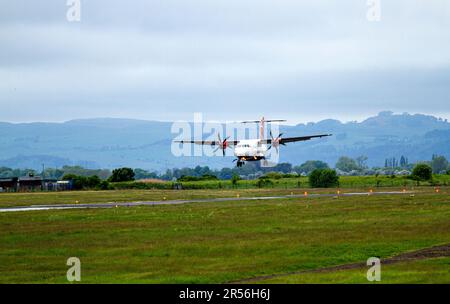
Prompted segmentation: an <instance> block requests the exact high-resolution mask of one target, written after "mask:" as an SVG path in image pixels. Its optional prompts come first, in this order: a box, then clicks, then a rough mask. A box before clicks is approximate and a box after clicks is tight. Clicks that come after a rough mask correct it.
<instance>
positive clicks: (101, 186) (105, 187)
mask: <svg viewBox="0 0 450 304" xmlns="http://www.w3.org/2000/svg"><path fill="white" fill-rule="evenodd" d="M97 189H99V190H112V189H113V187H112V186H111V185H110V184H109V183H108V182H107V181H102V182H100V184H98V186H97Z"/></svg>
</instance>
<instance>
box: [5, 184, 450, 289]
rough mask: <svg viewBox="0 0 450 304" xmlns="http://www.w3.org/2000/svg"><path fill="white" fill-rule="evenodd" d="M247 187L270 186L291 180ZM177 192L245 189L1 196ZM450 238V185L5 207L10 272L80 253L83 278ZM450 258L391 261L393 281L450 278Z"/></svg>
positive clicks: (140, 275) (269, 269)
mask: <svg viewBox="0 0 450 304" xmlns="http://www.w3.org/2000/svg"><path fill="white" fill-rule="evenodd" d="M224 191H225V192H224ZM227 191H229V192H227ZM247 191H249V192H245V193H250V192H253V194H256V193H258V194H259V195H268V194H273V193H274V191H275V192H276V191H284V190H283V189H277V190H273V189H272V190H264V191H262V192H261V190H256V189H249V190H247ZM292 191H294V190H292ZM322 191H333V189H327V190H322ZM167 193H169V194H171V195H173V196H174V197H170V198H183V199H185V198H188V197H187V196H192V197H194V196H195V197H211V196H213V197H214V196H228V194H229V195H232V196H234V195H236V192H235V190H220V191H217V192H215V191H211V190H204V191H194V190H192V191H190V192H189V191H188V192H186V191H170V192H165V191H156V190H154V191H137V190H134V191H92V192H66V193H31V194H2V195H0V200H1V201H0V205H2V206H3V205H5V204H6V205H8V204H13V205H14V204H16V203H17V204H25V203H26V204H30V203H35V204H36V203H43V202H46V203H49V202H52V203H60V202H66V201H69V200H76V199H79V200H86V201H91V202H98V201H99V200H100V199H104V200H105V201H109V200H110V199H111V197H114V198H116V200H118V199H120V200H136V199H138V198H139V197H142V199H149V198H151V199H154V198H155V197H160V196H161V195H167V196H168V195H169V194H167ZM242 195H243V194H242ZM178 196H180V197H178ZM5 197H6V199H5ZM80 197H81V198H82V199H80ZM167 198H169V197H167ZM30 200H31V201H30ZM448 243H450V196H449V189H448V188H447V187H443V188H442V189H441V192H440V193H435V192H434V191H433V188H430V187H426V188H423V189H420V191H419V192H418V193H416V194H415V196H413V197H412V196H410V195H409V194H405V195H397V196H393V195H392V196H364V197H340V198H337V199H335V198H332V197H330V198H311V197H310V198H300V199H299V198H292V199H283V200H269V201H238V202H222V203H191V204H184V205H164V206H154V207H135V208H114V209H96V210H92V209H88V210H55V211H32V212H18V213H0V282H1V283H32V282H40V283H65V282H67V281H66V271H67V269H68V266H66V260H67V258H69V257H72V256H75V257H79V258H80V260H81V269H82V270H81V271H82V282H83V283H95V282H101V283H182V282H183V283H185V282H187V283H223V282H230V281H239V280H243V279H247V278H254V277H258V276H265V275H277V274H285V273H289V272H296V271H304V270H314V269H320V268H323V267H329V266H335V265H342V264H347V263H354V262H365V261H366V260H367V258H369V257H372V256H378V257H381V258H382V259H383V258H386V257H390V256H394V255H397V254H399V253H403V252H406V251H412V250H418V249H421V248H426V247H430V246H434V245H440V244H448ZM449 270H450V269H449V259H448V258H434V259H425V260H417V261H407V262H405V263H399V264H393V265H386V266H382V283H407V282H412V283H416V282H425V283H426V282H433V283H450V271H449ZM366 271H367V269H353V270H344V271H334V272H325V273H307V274H300V275H295V274H294V275H290V276H279V277H277V276H275V277H273V278H272V279H270V280H260V281H258V282H261V283H265V282H277V283H281V282H288V283H297V282H300V283H311V282H319V283H323V282H327V283H328V282H344V283H367V280H366V276H365V272H366Z"/></svg>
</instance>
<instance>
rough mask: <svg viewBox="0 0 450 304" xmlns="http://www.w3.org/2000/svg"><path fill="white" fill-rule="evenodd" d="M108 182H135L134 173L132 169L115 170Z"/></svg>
mask: <svg viewBox="0 0 450 304" xmlns="http://www.w3.org/2000/svg"><path fill="white" fill-rule="evenodd" d="M108 180H109V181H110V182H128V181H134V171H133V169H131V168H119V169H114V170H113V172H112V175H111V176H110V177H109V179H108Z"/></svg>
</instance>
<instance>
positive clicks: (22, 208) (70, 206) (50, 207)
mask: <svg viewBox="0 0 450 304" xmlns="http://www.w3.org/2000/svg"><path fill="white" fill-rule="evenodd" d="M410 193H412V192H410V191H407V192H403V191H391V192H373V193H369V192H355V193H341V194H339V195H337V194H334V193H331V194H308V195H304V194H301V195H298V194H296V195H280V196H252V197H224V198H206V199H191V200H165V201H148V202H121V203H116V202H109V203H92V204H54V205H31V206H18V207H6V208H0V212H18V211H39V210H64V209H98V208H118V207H137V206H156V205H178V204H188V203H217V202H231V201H251V200H275V199H286V198H308V197H335V196H340V197H343V196H344V197H345V196H367V195H399V194H410Z"/></svg>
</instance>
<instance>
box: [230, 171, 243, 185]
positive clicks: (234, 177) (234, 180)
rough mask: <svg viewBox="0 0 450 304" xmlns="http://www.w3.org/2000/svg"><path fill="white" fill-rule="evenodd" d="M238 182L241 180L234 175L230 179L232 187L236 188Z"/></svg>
mask: <svg viewBox="0 0 450 304" xmlns="http://www.w3.org/2000/svg"><path fill="white" fill-rule="evenodd" d="M240 180H241V178H240V177H239V175H237V174H234V175H233V177H232V178H231V184H232V185H233V187H235V186H237V183H238V181H240Z"/></svg>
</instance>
